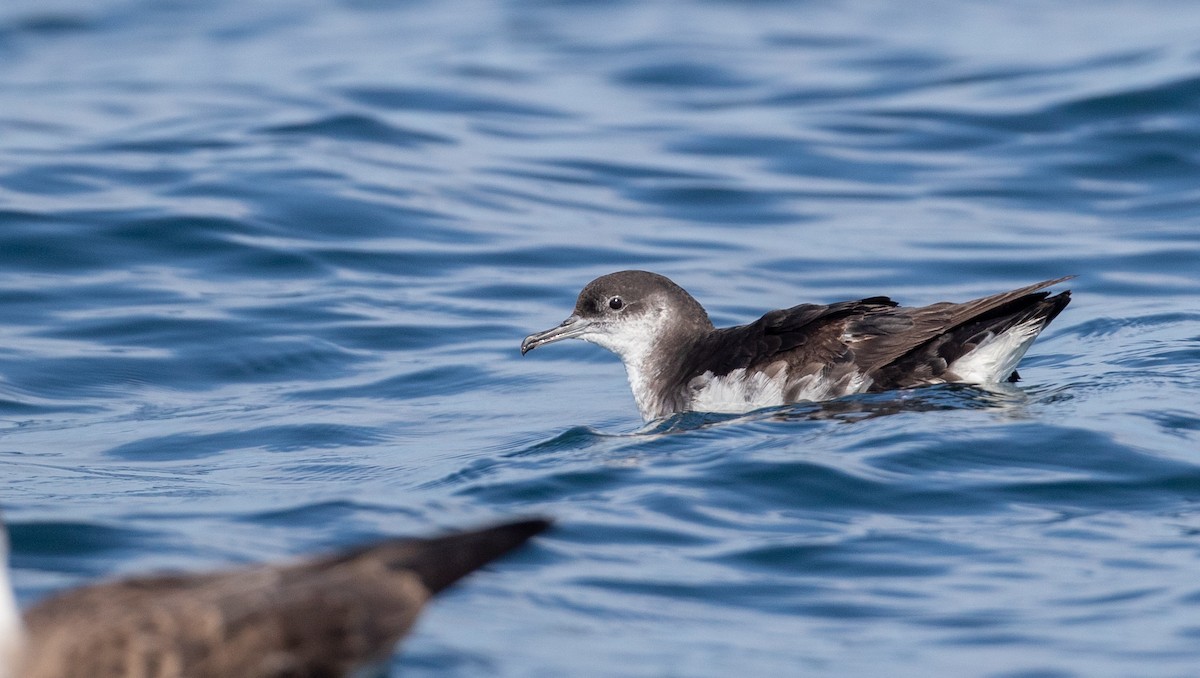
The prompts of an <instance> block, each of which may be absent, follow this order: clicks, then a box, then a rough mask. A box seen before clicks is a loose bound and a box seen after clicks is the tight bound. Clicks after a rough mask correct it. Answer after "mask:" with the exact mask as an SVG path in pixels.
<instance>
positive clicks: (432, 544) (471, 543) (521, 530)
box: [396, 519, 551, 593]
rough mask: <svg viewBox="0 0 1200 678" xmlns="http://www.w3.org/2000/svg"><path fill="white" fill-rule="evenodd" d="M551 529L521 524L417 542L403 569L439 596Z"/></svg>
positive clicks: (544, 523)
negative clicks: (465, 578) (456, 583)
mask: <svg viewBox="0 0 1200 678" xmlns="http://www.w3.org/2000/svg"><path fill="white" fill-rule="evenodd" d="M550 525H551V522H550V521H549V520H543V519H533V520H522V521H519V522H513V523H503V524H500V525H494V526H492V527H485V528H482V529H478V530H472V531H470V532H456V533H454V534H448V535H446V536H444V537H435V538H433V539H421V540H414V541H412V542H409V543H410V545H411V546H412V550H411V551H410V552H409V553H408V555H407V557H405V558H404V559H403V560H404V562H403V564H402V565H403V567H404V568H405V569H409V570H412V571H413V572H415V573H416V574H417V576H419V577H420V578H421V581H422V582H424V584H425V586H426V588H428V589H429V590H430V591H431V592H432V593H437V592H438V591H441V590H442V589H444V588H446V587H447V586H450V585H451V584H453V583H454V582H456V581H458V580H459V579H462V578H463V577H465V576H467V575H468V574H470V573H471V572H473V571H474V570H477V569H479V568H480V567H483V566H484V565H486V564H488V563H489V562H491V561H493V560H495V559H496V558H499V557H500V556H502V555H504V554H506V553H508V552H509V551H511V550H513V549H515V548H517V547H518V546H520V545H521V544H524V543H525V542H526V541H527V540H528V539H529V538H530V537H532V536H534V535H536V534H538V533H540V532H542V531H544V530H545V529H546V528H548V527H550ZM396 564H397V565H400V564H401V563H396Z"/></svg>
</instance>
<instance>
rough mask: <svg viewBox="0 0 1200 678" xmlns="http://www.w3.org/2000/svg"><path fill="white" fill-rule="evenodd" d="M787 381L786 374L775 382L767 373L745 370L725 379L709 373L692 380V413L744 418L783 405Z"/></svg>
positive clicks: (734, 372)
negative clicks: (726, 414)
mask: <svg viewBox="0 0 1200 678" xmlns="http://www.w3.org/2000/svg"><path fill="white" fill-rule="evenodd" d="M786 380H787V373H786V371H780V372H779V373H778V374H776V375H775V377H774V378H772V377H769V376H767V374H766V372H757V371H756V372H749V373H747V372H746V370H744V369H737V370H734V371H732V372H730V373H729V374H727V375H725V376H721V377H714V376H713V373H712V372H705V373H704V374H702V375H700V376H699V377H696V378H695V379H693V380H692V383H691V386H692V389H693V390H692V393H693V395H692V404H691V409H693V410H696V411H698V412H727V413H732V414H740V413H742V412H749V411H750V410H757V409H758V408H760V407H774V406H776V405H783V404H784V402H783V389H784V386H785V385H786Z"/></svg>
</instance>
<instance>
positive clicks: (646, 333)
mask: <svg viewBox="0 0 1200 678" xmlns="http://www.w3.org/2000/svg"><path fill="white" fill-rule="evenodd" d="M1071 277H1073V276H1067V277H1065V278H1057V279H1055V280H1047V281H1045V282H1040V283H1035V284H1033V285H1029V286H1027V287H1022V288H1020V289H1016V290H1013V291H1011V292H1001V293H1000V294H994V295H991V296H988V297H983V298H981V299H975V300H974V301H968V302H964V303H960V304H956V303H950V302H941V303H937V304H933V305H931V306H921V307H915V308H914V307H904V306H900V305H899V304H897V303H896V302H894V301H892V300H891V299H889V298H887V297H870V298H867V299H859V300H857V301H843V302H839V303H835V304H801V305H799V306H793V307H791V308H787V309H781V310H777V311H771V312H769V313H767V314H766V315H764V316H763V317H761V318H759V319H758V320H756V321H754V322H752V323H749V324H746V325H739V326H737V327H724V328H720V329H718V328H716V327H713V324H712V322H711V321H710V320H709V319H708V314H707V313H706V312H705V311H704V307H703V306H701V305H700V302H698V301H696V300H695V299H694V298H692V295H690V294H688V293H687V292H686V291H685V290H684V289H683V288H682V287H680V286H679V285H676V284H675V283H674V282H672V281H671V280H670V279H668V278H666V277H663V276H661V275H658V274H657V273H650V272H649V271H620V272H617V273H610V274H608V275H605V276H601V277H599V278H596V279H595V280H593V281H592V282H590V283H588V284H587V286H586V287H584V288H583V291H582V292H580V293H579V299H578V301H577V302H576V303H575V312H574V313H572V314H571V316H570V317H568V318H567V319H566V320H564V321H563V322H562V323H561V324H560V325H558V326H557V327H553V328H551V329H548V330H546V331H544V332H538V333H536V334H531V335H529V336H528V337H525V341H523V342H522V343H521V353H522V354H524V353H528V352H529V351H531V350H533V349H535V348H537V347H539V346H542V345H544V344H549V343H553V342H556V341H561V340H563V339H582V340H584V341H590V342H592V343H594V344H597V345H599V346H601V347H603V348H606V349H608V350H610V351H612V352H613V353H616V354H617V355H618V356H620V357H621V361H622V362H624V363H625V371H626V373H627V374H628V376H629V385H630V387H631V388H632V389H633V396H634V400H636V401H637V406H638V410H640V411H641V413H642V417H643V418H644V419H646V420H647V421H649V420H651V419H657V418H659V417H665V416H667V415H670V414H674V413H676V412H686V411H699V412H733V413H741V412H749V411H750V410H754V409H758V408H761V407H771V406H776V405H786V404H789V403H794V402H800V401H812V400H827V399H830V398H838V397H841V396H846V395H850V394H853V393H864V392H871V391H883V390H888V389H895V388H909V387H913V386H922V385H926V384H941V383H946V382H965V383H972V384H989V383H996V382H1000V381H1003V380H1010V381H1011V380H1015V379H1016V373H1015V371H1014V370H1015V369H1016V366H1017V362H1019V361H1020V360H1021V356H1023V355H1025V351H1026V350H1028V349H1029V346H1030V344H1032V343H1033V340H1034V339H1035V338H1036V337H1037V335H1038V334H1039V333H1040V332H1041V331H1042V330H1044V329H1045V328H1046V325H1048V324H1050V321H1051V320H1053V319H1054V318H1055V317H1056V316H1057V315H1058V314H1059V313H1061V312H1062V310H1063V309H1064V308H1066V306H1067V304H1068V303H1069V302H1070V301H1071V293H1070V292H1069V291H1067V292H1062V293H1060V294H1057V295H1055V296H1049V294H1048V293H1047V292H1042V291H1040V290H1042V289H1043V288H1046V287H1050V286H1051V285H1055V284H1057V283H1060V282H1063V281H1064V280H1069V279H1070V278H1071Z"/></svg>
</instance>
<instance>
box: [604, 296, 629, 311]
mask: <svg viewBox="0 0 1200 678" xmlns="http://www.w3.org/2000/svg"><path fill="white" fill-rule="evenodd" d="M608 307H609V308H611V309H612V310H614V311H619V310H621V309H623V308H625V302H624V301H622V300H621V297H613V298H612V299H609V300H608Z"/></svg>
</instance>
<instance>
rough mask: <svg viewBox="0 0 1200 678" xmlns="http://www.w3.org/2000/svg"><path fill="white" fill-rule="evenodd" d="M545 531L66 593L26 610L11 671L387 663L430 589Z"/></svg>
mask: <svg viewBox="0 0 1200 678" xmlns="http://www.w3.org/2000/svg"><path fill="white" fill-rule="evenodd" d="M547 526H548V523H547V522H545V521H524V522H519V523H510V524H506V525H499V526H496V527H492V528H486V529H483V530H478V531H475V532H468V533H462V534H456V535H450V536H448V537H443V538H438V539H432V540H393V541H387V542H382V543H380V544H377V545H375V546H372V547H368V548H363V549H358V550H356V551H353V552H350V553H345V554H341V555H337V556H332V557H326V558H321V559H318V560H314V561H310V562H305V563H300V564H296V565H290V566H284V567H272V566H260V567H254V568H249V569H243V570H236V571H231V572H226V573H220V574H212V575H200V576H187V577H154V578H143V579H135V580H128V581H124V582H116V583H112V584H103V585H98V586H93V587H88V588H83V589H77V590H74V591H68V592H66V593H63V594H60V595H57V596H54V597H52V598H50V599H48V600H46V601H43V602H42V603H39V604H38V605H36V606H34V607H33V608H31V609H30V610H29V611H28V612H27V613H26V615H25V622H26V628H27V631H28V636H29V643H28V647H27V652H26V667H25V671H24V672H23V673H22V674H21V675H22V676H23V678H118V677H124V676H145V677H146V678H184V677H186V678H227V677H230V676H238V677H239V678H284V677H287V678H335V677H338V676H344V675H347V674H348V673H349V672H350V671H352V670H354V669H356V668H359V667H361V666H363V665H367V664H371V663H374V662H379V661H384V660H386V659H387V657H388V656H389V655H390V653H391V651H392V648H393V646H394V645H395V643H396V642H397V641H398V640H399V639H400V637H401V636H403V635H404V634H405V633H406V632H407V631H408V629H409V628H410V627H411V626H412V624H413V622H414V621H415V619H416V616H417V613H418V612H419V611H420V609H421V607H422V605H423V604H424V603H425V601H426V600H427V599H428V598H429V597H430V596H431V595H433V593H434V592H436V591H437V590H440V589H441V588H444V587H445V586H448V585H449V584H450V583H452V582H454V581H456V580H457V579H459V578H460V577H462V576H464V575H466V574H467V573H468V572H470V571H471V570H474V569H476V568H478V567H480V566H482V565H483V564H485V563H487V562H488V561H490V560H492V559H494V558H496V557H499V556H500V555H503V554H504V553H505V552H507V551H509V550H511V549H513V548H515V547H517V546H519V545H520V544H521V543H523V542H524V541H525V540H527V539H528V538H529V537H531V536H533V535H534V534H536V533H538V532H540V531H542V530H544V529H545V528H546V527H547Z"/></svg>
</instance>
